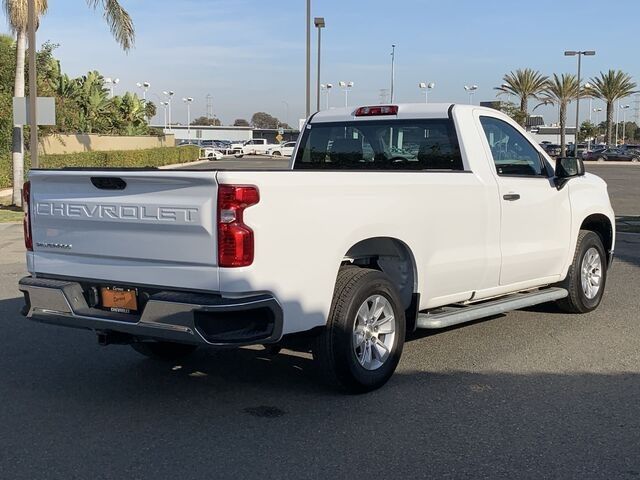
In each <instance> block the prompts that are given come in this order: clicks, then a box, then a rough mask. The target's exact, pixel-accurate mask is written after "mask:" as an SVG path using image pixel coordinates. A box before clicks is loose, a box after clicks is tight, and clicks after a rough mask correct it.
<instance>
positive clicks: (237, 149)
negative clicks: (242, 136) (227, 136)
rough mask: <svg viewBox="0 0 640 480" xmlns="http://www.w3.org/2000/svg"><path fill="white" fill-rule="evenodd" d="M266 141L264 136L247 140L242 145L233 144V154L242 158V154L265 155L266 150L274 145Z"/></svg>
mask: <svg viewBox="0 0 640 480" xmlns="http://www.w3.org/2000/svg"><path fill="white" fill-rule="evenodd" d="M275 146H276V145H272V144H270V143H268V142H267V140H266V139H264V138H254V139H252V140H247V141H246V142H244V143H243V144H242V145H233V146H232V147H233V154H234V155H235V156H236V157H237V158H242V157H243V156H244V155H266V154H267V151H268V150H269V149H270V148H272V147H275Z"/></svg>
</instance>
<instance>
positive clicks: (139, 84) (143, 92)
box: [136, 82, 151, 103]
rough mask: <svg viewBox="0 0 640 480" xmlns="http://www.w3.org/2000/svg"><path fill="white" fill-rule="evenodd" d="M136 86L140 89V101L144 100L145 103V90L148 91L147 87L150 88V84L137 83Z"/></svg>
mask: <svg viewBox="0 0 640 480" xmlns="http://www.w3.org/2000/svg"><path fill="white" fill-rule="evenodd" d="M136 85H137V86H138V88H140V89H142V100H144V102H145V103H146V102H147V90H149V87H150V86H151V84H150V83H149V82H138V83H136Z"/></svg>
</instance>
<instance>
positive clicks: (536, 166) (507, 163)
mask: <svg viewBox="0 0 640 480" xmlns="http://www.w3.org/2000/svg"><path fill="white" fill-rule="evenodd" d="M480 123H481V124H482V128H483V130H484V134H485V135H486V136H487V141H488V142H489V147H490V148H491V154H492V155H493V162H494V163H495V165H496V172H498V175H518V176H523V177H530V176H546V171H545V169H544V167H543V164H542V160H541V158H540V154H539V153H538V151H537V150H536V149H535V148H534V147H533V145H531V143H529V141H528V140H527V139H526V138H525V137H524V136H523V135H522V134H521V133H520V132H518V130H516V129H515V128H513V127H512V126H511V125H509V124H508V123H506V122H504V121H502V120H499V119H497V118H493V117H480Z"/></svg>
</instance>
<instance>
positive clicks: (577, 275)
mask: <svg viewBox="0 0 640 480" xmlns="http://www.w3.org/2000/svg"><path fill="white" fill-rule="evenodd" d="M606 281H607V256H606V252H605V250H604V246H603V245H602V240H601V239H600V236H599V235H598V234H597V233H595V232H591V231H588V230H581V231H580V234H579V235H578V243H577V245H576V252H575V254H574V256H573V263H572V264H571V266H570V267H569V272H568V273H567V278H565V279H564V281H563V282H562V283H561V284H560V286H561V287H563V288H566V289H567V291H568V292H569V296H568V297H566V298H563V299H562V300H559V301H558V302H557V304H558V306H559V307H560V308H561V309H562V310H565V311H566V312H569V313H587V312H591V311H592V310H595V309H596V308H598V305H600V301H601V300H602V294H603V293H604V287H605V284H606Z"/></svg>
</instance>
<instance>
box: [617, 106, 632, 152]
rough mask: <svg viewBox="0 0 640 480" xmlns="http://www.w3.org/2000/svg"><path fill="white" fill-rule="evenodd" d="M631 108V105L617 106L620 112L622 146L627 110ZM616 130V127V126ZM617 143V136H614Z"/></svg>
mask: <svg viewBox="0 0 640 480" xmlns="http://www.w3.org/2000/svg"><path fill="white" fill-rule="evenodd" d="M629 107H631V105H620V104H618V109H620V110H622V144H623V145H624V140H625V134H626V126H627V109H628V108H629ZM616 128H618V125H617V124H616ZM617 143H618V135H617V134H616V144H617Z"/></svg>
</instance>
